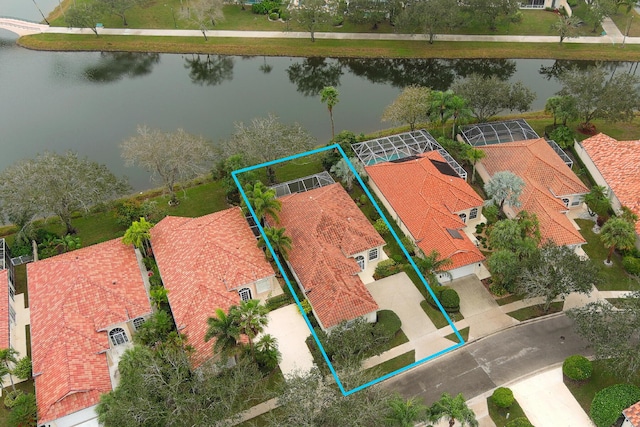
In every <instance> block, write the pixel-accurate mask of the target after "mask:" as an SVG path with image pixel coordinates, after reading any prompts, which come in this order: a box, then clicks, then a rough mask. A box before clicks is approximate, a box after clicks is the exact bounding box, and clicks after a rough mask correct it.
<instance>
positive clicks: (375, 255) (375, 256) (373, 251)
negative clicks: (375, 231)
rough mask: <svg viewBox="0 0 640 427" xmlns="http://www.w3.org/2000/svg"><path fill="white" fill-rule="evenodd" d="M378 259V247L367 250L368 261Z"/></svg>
mask: <svg viewBox="0 0 640 427" xmlns="http://www.w3.org/2000/svg"><path fill="white" fill-rule="evenodd" d="M376 259H378V248H373V249H371V250H370V251H369V261H373V260H376Z"/></svg>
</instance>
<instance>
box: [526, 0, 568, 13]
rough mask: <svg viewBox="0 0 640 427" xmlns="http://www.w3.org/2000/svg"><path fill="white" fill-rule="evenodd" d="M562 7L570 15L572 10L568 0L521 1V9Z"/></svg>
mask: <svg viewBox="0 0 640 427" xmlns="http://www.w3.org/2000/svg"><path fill="white" fill-rule="evenodd" d="M547 8H551V9H560V8H564V10H565V11H566V12H567V14H568V15H569V16H571V13H572V10H571V7H570V6H569V4H568V3H567V0H523V1H521V2H520V9H547Z"/></svg>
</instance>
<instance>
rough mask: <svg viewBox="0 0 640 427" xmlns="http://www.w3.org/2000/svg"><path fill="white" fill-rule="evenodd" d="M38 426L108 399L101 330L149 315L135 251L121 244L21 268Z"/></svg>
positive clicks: (105, 345)
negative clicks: (26, 297) (24, 277)
mask: <svg viewBox="0 0 640 427" xmlns="http://www.w3.org/2000/svg"><path fill="white" fill-rule="evenodd" d="M27 277H28V285H29V303H30V310H31V346H32V347H31V348H32V359H33V372H34V376H35V386H36V400H37V402H38V421H39V422H40V423H43V424H46V423H47V422H50V421H53V420H55V419H57V418H60V417H62V416H64V415H68V414H71V413H73V412H77V411H79V410H81V409H84V408H88V407H90V406H93V405H95V404H97V403H98V401H99V398H100V395H101V394H103V393H107V392H109V391H111V389H112V385H111V379H110V376H109V367H108V365H107V358H106V355H105V354H104V352H105V351H106V350H108V349H109V341H108V337H107V332H106V329H107V328H109V327H110V326H112V325H115V324H118V323H122V322H125V321H127V320H128V319H134V318H136V317H140V316H144V315H146V314H149V313H150V312H151V307H150V304H149V299H148V297H147V293H146V291H145V288H144V282H143V280H142V276H141V275H140V268H139V267H138V262H137V260H136V256H135V253H134V250H133V247H131V246H128V245H124V244H123V243H122V241H121V239H115V240H110V241H108V242H104V243H100V244H97V245H93V246H89V247H86V248H82V249H78V250H75V251H72V252H67V253H66V254H62V255H58V256H55V257H52V258H48V259H45V260H42V261H37V262H34V263H31V264H28V265H27Z"/></svg>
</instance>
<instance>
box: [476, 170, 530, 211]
mask: <svg viewBox="0 0 640 427" xmlns="http://www.w3.org/2000/svg"><path fill="white" fill-rule="evenodd" d="M523 188H524V181H523V180H522V178H520V177H519V176H518V175H516V174H514V173H513V172H510V171H502V172H496V173H495V174H494V175H493V176H492V177H491V179H490V180H489V181H488V182H487V183H486V184H485V185H484V191H486V192H487V195H488V196H489V197H490V198H491V200H493V201H494V203H495V204H496V205H497V206H499V207H500V210H502V209H503V208H504V204H505V203H507V204H508V205H509V206H512V207H516V208H517V207H519V206H520V200H519V198H520V194H522V189H523Z"/></svg>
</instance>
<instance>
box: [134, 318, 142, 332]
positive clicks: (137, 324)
mask: <svg viewBox="0 0 640 427" xmlns="http://www.w3.org/2000/svg"><path fill="white" fill-rule="evenodd" d="M144 321H145V318H144V317H136V318H135V319H133V327H134V328H136V331H137V330H138V329H140V326H142V324H143V323H144Z"/></svg>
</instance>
